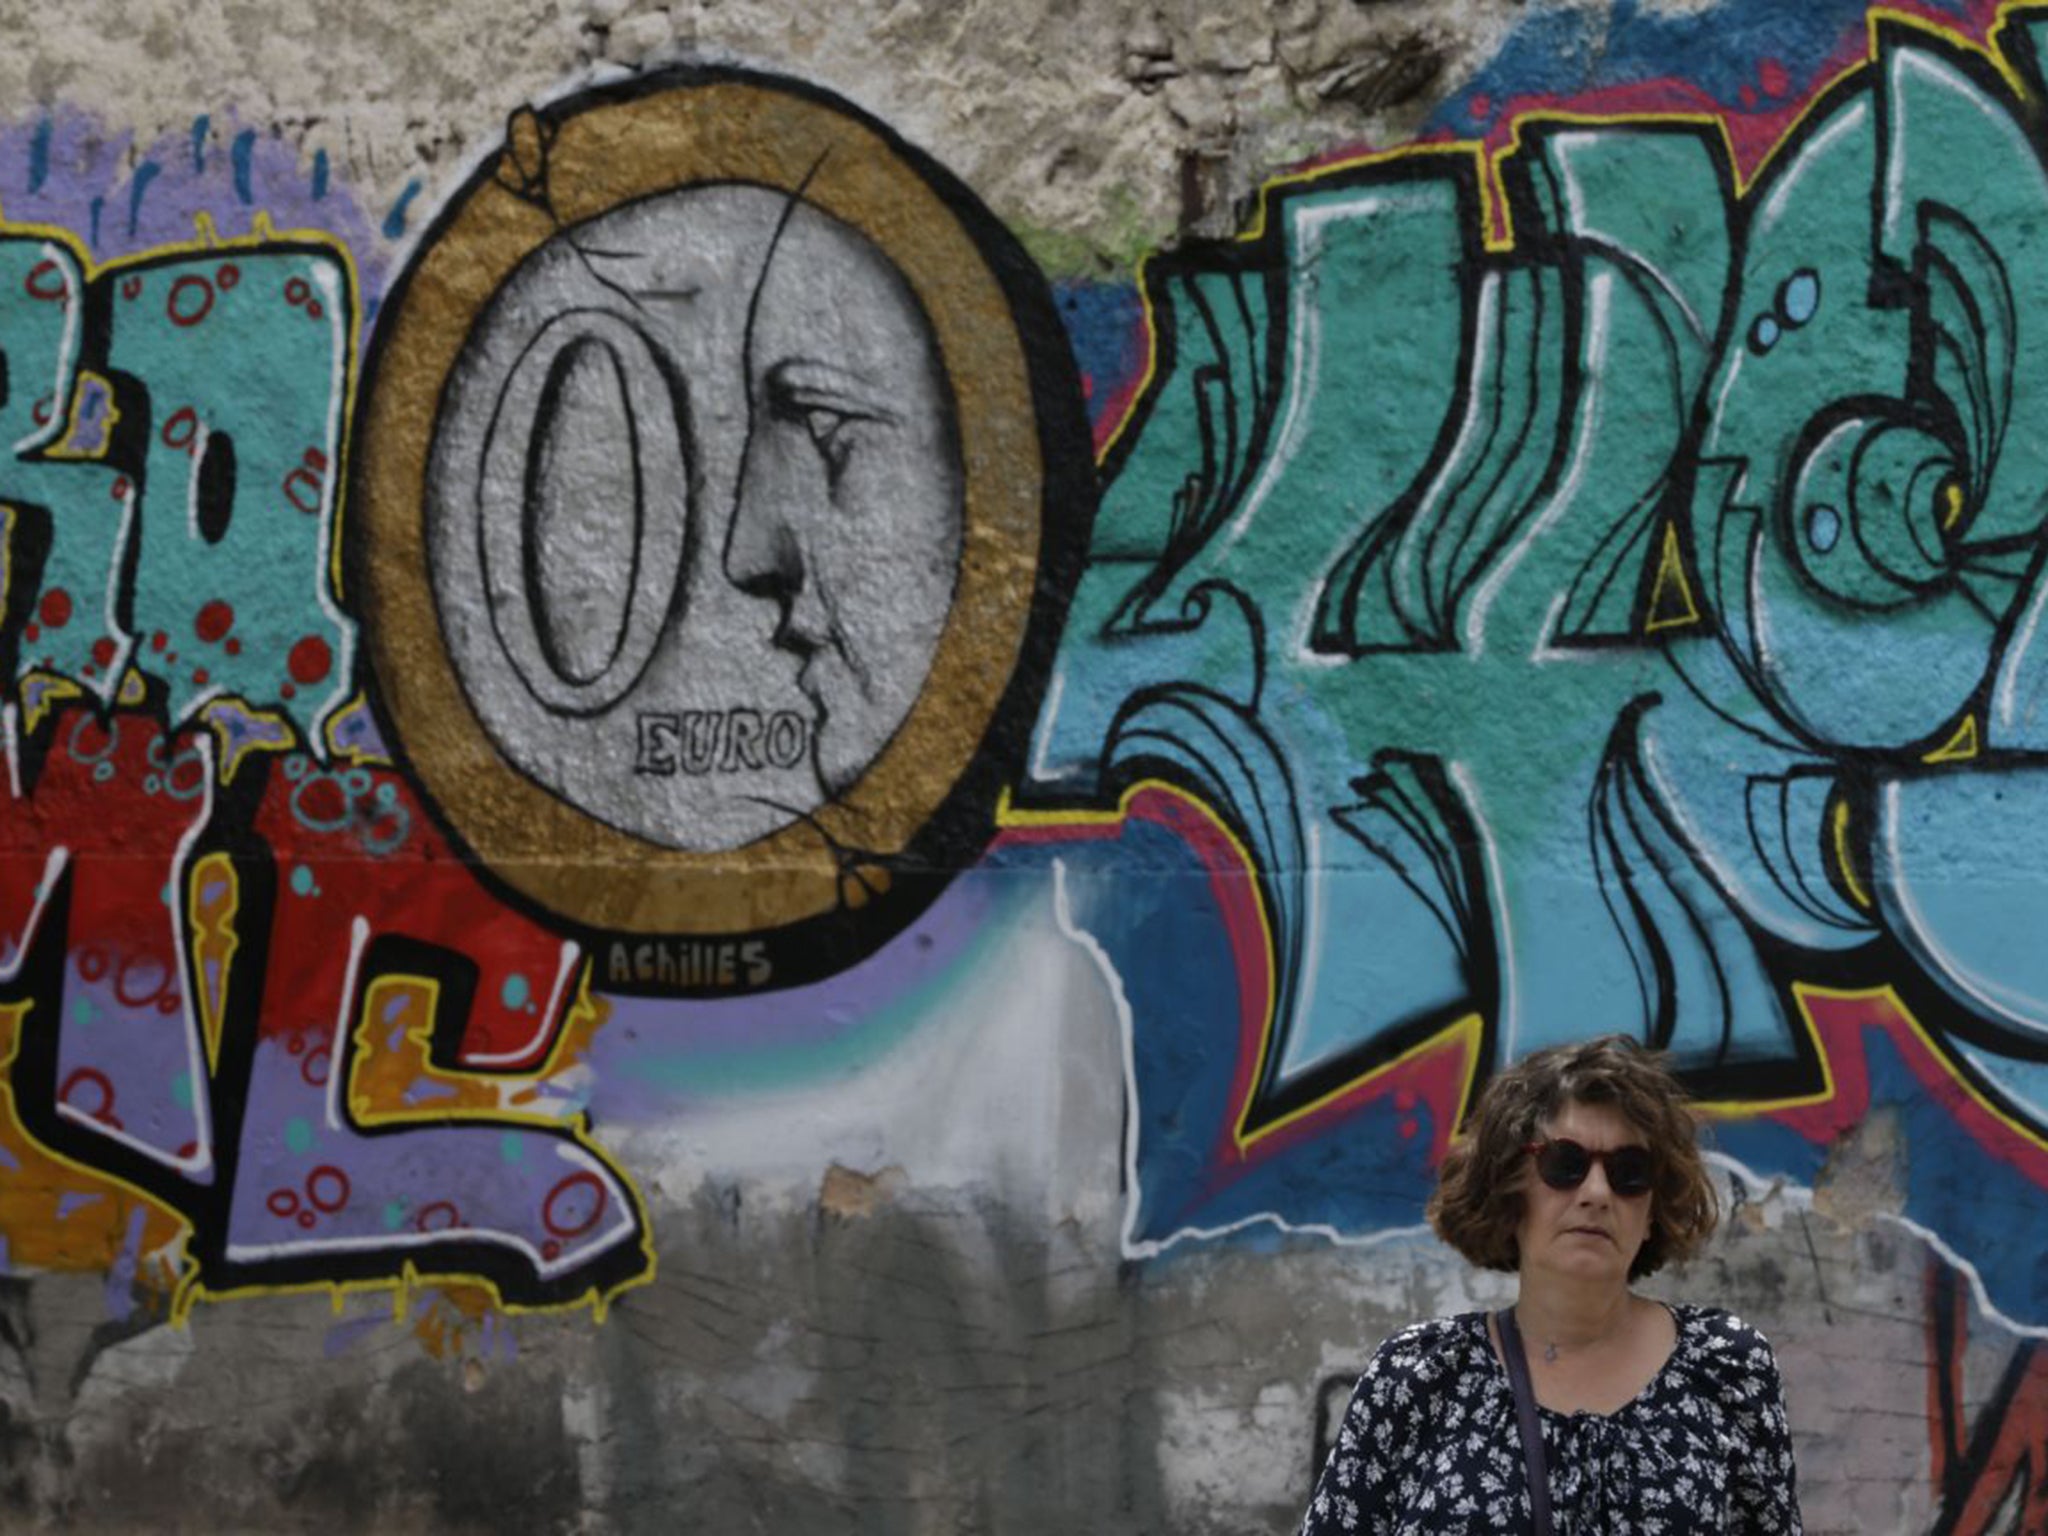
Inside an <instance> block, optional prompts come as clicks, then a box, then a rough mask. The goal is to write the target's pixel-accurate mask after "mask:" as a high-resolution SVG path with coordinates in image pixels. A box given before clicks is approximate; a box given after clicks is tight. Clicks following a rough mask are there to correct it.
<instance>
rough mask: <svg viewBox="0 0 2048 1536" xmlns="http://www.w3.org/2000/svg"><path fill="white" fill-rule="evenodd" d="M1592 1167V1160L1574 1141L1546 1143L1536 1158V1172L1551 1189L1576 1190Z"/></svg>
mask: <svg viewBox="0 0 2048 1536" xmlns="http://www.w3.org/2000/svg"><path fill="white" fill-rule="evenodd" d="M1592 1166H1593V1160H1592V1158H1590V1157H1589V1156H1588V1155H1587V1153H1586V1149H1585V1148H1584V1147H1582V1146H1580V1145H1579V1144H1578V1143H1577V1142H1576V1141H1547V1142H1545V1143H1544V1144H1543V1150H1542V1152H1541V1153H1539V1154H1538V1155H1537V1158H1536V1171H1537V1172H1538V1173H1539V1174H1541V1175H1542V1176H1543V1182H1544V1183H1546V1184H1548V1185H1549V1186H1550V1187H1551V1188H1552V1189H1577V1188H1578V1187H1579V1186H1580V1185H1581V1184H1583V1183H1585V1182H1586V1172H1587V1170H1588V1169H1590V1168H1591V1167H1592Z"/></svg>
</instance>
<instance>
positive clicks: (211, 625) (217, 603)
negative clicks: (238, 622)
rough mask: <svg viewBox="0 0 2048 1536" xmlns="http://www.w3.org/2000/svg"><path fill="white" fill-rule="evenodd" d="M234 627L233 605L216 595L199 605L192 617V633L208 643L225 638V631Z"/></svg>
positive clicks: (211, 643) (214, 642)
mask: <svg viewBox="0 0 2048 1536" xmlns="http://www.w3.org/2000/svg"><path fill="white" fill-rule="evenodd" d="M234 627H235V610H234V607H233V606H232V605H231V604H229V603H227V602H226V601H224V600H223V599H221V598H218V597H216V598H214V599H213V600H212V601H211V602H209V603H207V604H205V605H204V606H203V607H201V608H200V610H199V612H198V613H196V614H195V615H193V618H192V633H193V634H195V635H197V636H198V637H199V638H200V639H201V640H203V641H205V642H206V643H207V644H208V645H214V644H217V643H218V642H219V641H221V640H222V639H224V638H226V636H227V632H228V631H229V630H231V629H233V628H234Z"/></svg>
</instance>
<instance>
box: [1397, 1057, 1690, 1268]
mask: <svg viewBox="0 0 2048 1536" xmlns="http://www.w3.org/2000/svg"><path fill="white" fill-rule="evenodd" d="M1567 1104H1603V1105H1606V1106H1608V1107H1610V1108H1612V1109H1614V1110H1615V1111H1617V1112H1618V1113H1619V1114H1620V1115H1621V1116H1622V1117H1623V1118H1624V1119H1626V1120H1627V1121H1628V1122H1629V1124H1630V1125H1632V1126H1634V1127H1635V1128H1636V1129H1637V1130H1639V1131H1641V1132H1642V1134H1643V1139H1644V1141H1645V1143H1646V1144H1647V1145H1648V1146H1649V1148H1650V1154H1651V1158H1652V1161H1653V1162H1654V1163H1655V1165H1656V1174H1655V1179H1654V1182H1653V1184H1652V1186H1651V1194H1650V1232H1649V1236H1648V1237H1646V1238H1645V1239H1644V1240H1643V1246H1642V1248H1641V1249H1640V1250H1639V1251H1638V1252H1637V1254H1636V1258H1635V1262H1634V1263H1633V1264H1632V1265H1630V1266H1629V1272H1628V1277H1629V1279H1631V1280H1639V1279H1641V1278H1642V1277H1643V1276H1645V1275H1654V1274H1655V1273H1656V1272H1657V1271H1658V1270H1660V1269H1662V1268H1663V1267H1664V1265H1665V1264H1667V1263H1668V1262H1670V1261H1671V1260H1673V1259H1684V1258H1689V1257H1691V1255H1692V1254H1693V1253H1695V1252H1697V1251H1698V1249H1699V1247H1700V1245H1701V1244H1702V1243H1703V1242H1705V1241H1706V1239H1707V1237H1708V1235H1709V1234H1710V1233H1712V1231H1713V1230H1714V1224H1715V1222H1716V1221H1718V1220H1719V1219H1720V1205H1719V1202H1718V1201H1717V1200H1716V1198H1715V1195H1714V1186H1713V1184H1712V1182H1711V1181H1710V1180H1709V1179H1708V1178H1707V1170H1706V1167H1705V1165H1704V1164H1703V1163H1702V1162H1701V1161H1700V1154H1699V1148H1698V1146H1697V1145H1695V1143H1694V1136H1695V1135H1696V1134H1697V1130H1698V1122H1697V1121H1696V1120H1695V1118H1694V1116H1693V1112H1692V1108H1691V1105H1690V1104H1689V1103H1688V1102H1687V1099H1686V1094H1685V1090H1684V1089H1683V1088H1681V1087H1680V1086H1679V1085H1678V1080H1677V1079H1676V1078H1674V1077H1673V1076H1672V1075H1671V1073H1670V1071H1669V1070H1668V1069H1667V1068H1666V1067H1665V1065H1664V1060H1663V1057H1662V1056H1661V1055H1660V1054H1658V1053H1654V1052H1651V1051H1648V1050H1645V1049H1644V1048H1643V1047H1642V1046H1641V1045H1639V1044H1638V1043H1637V1042H1636V1041H1634V1040H1631V1039H1630V1038H1629V1037H1628V1036H1626V1035H1602V1036H1600V1037H1599V1038H1598V1039H1595V1040H1584V1041H1580V1042H1579V1043H1577V1044H1575V1045H1557V1046H1552V1047H1550V1048H1549V1049H1548V1050H1542V1051H1537V1052H1535V1053H1534V1054H1533V1055H1530V1056H1528V1057H1526V1058H1524V1059H1523V1060H1521V1061H1519V1062H1517V1063H1515V1065H1513V1066H1512V1067H1509V1068H1508V1069H1507V1070H1506V1071H1505V1072H1502V1073H1501V1074H1499V1075H1498V1076H1497V1077H1495V1078H1494V1079H1493V1081H1492V1082H1490V1083H1488V1084H1487V1085H1486V1088H1485V1091H1484V1092H1482V1093H1481V1094H1480V1095H1479V1102H1478V1103H1477V1104H1476V1105H1474V1106H1473V1109H1472V1113H1471V1114H1470V1116H1468V1117H1467V1119H1466V1122H1465V1125H1464V1128H1463V1130H1462V1131H1461V1132H1460V1133H1459V1135H1458V1137H1457V1139H1456V1140H1455V1141H1453V1142H1452V1143H1451V1147H1450V1150H1449V1151H1448V1152H1447V1153H1446V1154H1445V1155H1444V1161H1443V1166H1442V1168H1440V1169H1439V1170H1438V1171H1437V1183H1436V1192H1435V1193H1434V1194H1433V1195H1431V1196H1430V1199H1429V1209H1428V1216H1429V1224H1430V1225H1431V1226H1432V1227H1434V1228H1436V1232H1437V1235H1438V1236H1439V1237H1441V1238H1442V1239H1443V1240H1444V1241H1445V1242H1447V1243H1449V1244H1450V1245H1451V1246H1452V1247H1453V1248H1455V1249H1457V1250H1458V1252H1460V1253H1462V1254H1463V1255H1464V1256H1465V1257H1466V1258H1467V1259H1468V1260H1469V1261H1471V1262H1472V1263H1473V1264H1475V1265H1477V1266H1478V1267H1480V1268H1481V1269H1507V1270H1512V1269H1515V1268H1517V1267H1518V1266H1519V1264H1520V1262H1521V1253H1520V1247H1519V1244H1518V1243H1517V1242H1516V1240H1515V1233H1516V1230H1517V1229H1518V1228H1519V1227H1520V1226H1521V1223H1522V1214H1523V1209H1524V1207H1523V1200H1522V1184H1523V1174H1522V1167H1523V1165H1524V1164H1525V1163H1526V1162H1527V1161H1528V1154H1527V1153H1526V1152H1525V1150H1524V1148H1525V1147H1526V1146H1527V1145H1528V1143H1529V1142H1531V1141H1534V1140H1536V1139H1537V1138H1538V1137H1539V1136H1540V1135H1541V1127H1542V1125H1543V1123H1544V1122H1545V1121H1548V1120H1552V1119H1555V1118H1556V1117H1557V1115H1558V1114H1560V1113H1561V1112H1562V1111H1563V1109H1564V1107H1565V1106H1566V1105H1567Z"/></svg>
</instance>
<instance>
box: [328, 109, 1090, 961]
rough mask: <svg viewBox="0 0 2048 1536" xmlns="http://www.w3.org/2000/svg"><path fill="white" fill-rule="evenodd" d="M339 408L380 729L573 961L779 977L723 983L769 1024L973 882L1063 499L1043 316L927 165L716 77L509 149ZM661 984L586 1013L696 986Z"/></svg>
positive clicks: (421, 267)
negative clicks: (775, 1004)
mask: <svg viewBox="0 0 2048 1536" xmlns="http://www.w3.org/2000/svg"><path fill="white" fill-rule="evenodd" d="M1048 337H1050V338H1051V341H1052V342H1053V343H1054V344H1052V345H1048ZM366 380H367V381H368V382H366V385H365V391H364V396H365V400H364V409H363V411H362V413H361V418H360V420H361V427H360V432H359V441H358V444H357V446H356V458H355V461H354V463H355V478H354V489H353V501H352V516H353V519H354V521H353V523H352V525H351V530H350V534H351V544H350V568H349V571H350V587H351V590H352V593H353V596H354V599H355V601H356V602H357V603H358V605H359V607H360V608H361V609H362V611H363V613H364V616H365V618H366V620H368V621H369V622H368V628H369V630H370V631H371V636H372V638H371V642H370V651H371V655H372V660H373V667H374V672H375V678H376V694H375V697H376V701H377V704H378V707H379V710H380V713H381V714H382V716H383V717H384V719H385V721H386V723H387V725H388V726H389V727H390V731H389V735H390V738H391V740H392V741H393V743H394V745H395V746H397V747H398V748H400V749H401V750H402V754H403V756H404V758H405V760H406V761H407V762H408V764H409V765H410V766H412V767H413V768H414V770H415V771H416V773H417V775H418V777H419V778H420V779H421V781H422V783H423V787H424V788H425V789H426V790H427V792H428V794H429V797H430V799H431V801H432V803H433V805H434V806H435V808H436V811H437V814H439V815H440V816H441V817H442V819H443V820H444V821H445V822H446V823H447V825H448V826H449V829H450V830H451V832H453V833H454V834H455V836H456V837H457V838H458V840H459V841H460V842H461V844H462V845H463V846H464V847H465V848H466V849H467V850H468V851H469V852H471V853H473V854H474V856H475V857H476V858H477V859H478V860H479V861H480V862H481V863H482V864H483V865H485V866H486V867H487V868H488V869H489V870H490V871H491V872H492V873H493V874H494V875H495V876H496V877H497V878H498V879H499V880H500V881H502V882H503V883H504V884H506V885H508V886H510V887H511V888H512V889H513V890H514V891H515V892H517V893H518V894H520V895H522V896H524V897H526V898H527V899H529V900H530V901H531V902H533V903H534V904H535V905H537V906H539V907H541V908H543V909H545V910H546V911H548V912H549V913H552V914H553V915H555V916H557V917H559V918H561V919H563V920H564V921H566V922H567V923H569V924H571V925H572V926H574V927H577V928H579V929H582V930H585V931H587V932H589V933H590V934H591V935H593V936H594V937H598V938H603V937H605V936H632V935H644V936H650V937H663V936H667V937H680V938H692V939H697V938H717V937H740V936H756V937H758V936H761V935H768V936H772V937H775V938H777V939H778V941H781V942H779V943H778V945H777V950H776V955H775V956H774V957H771V959H770V960H769V961H768V962H764V963H765V964H766V965H767V969H768V970H769V971H771V972H773V976H774V979H773V982H768V981H765V980H763V979H762V978H761V976H760V972H761V970H762V965H761V964H755V965H751V966H749V965H740V966H739V967H738V968H737V969H738V972H739V973H741V974H742V975H745V976H748V977H749V978H750V979H751V983H752V984H779V983H781V982H786V981H793V980H797V979H801V978H802V977H804V976H807V975H815V974H822V973H824V972H826V971H829V970H830V969H832V968H836V967H837V966H839V965H843V964H845V963H848V962H849V961H850V960H851V959H853V958H857V957H858V955H859V954H860V953H864V952H865V951H866V950H867V949H869V948H872V946H873V944H874V943H876V942H880V940H881V939H882V938H885V937H886V936H887V934H888V933H890V932H893V931H896V930H897V929H898V928H900V927H901V925H902V924H903V923H904V922H906V921H908V919H909V917H910V916H914V915H915V911H916V910H917V909H918V908H920V907H921V906H922V905H923V904H924V903H926V902H928V901H929V899H930V897H931V895H932V894H934V893H935V890H936V888H937V885H938V884H942V883H943V880H944V878H945V877H946V875H948V874H949V873H950V872H951V871H952V870H953V869H954V868H957V867H958V866H959V864H961V863H964V862H966V861H968V860H971V858H972V857H973V856H974V854H975V852H976V851H978V849H979V847H980V845H981V843H982V842H984V841H985V840H986V838H987V837H988V836H989V835H990V832H991V830H992V827H993V816H994V805H995V799H996V796H997V795H998V794H999V793H1000V790H1001V788H1002V787H1003V785H1005V784H1006V783H1008V782H1009V781H1010V780H1011V778H1012V777H1013V775H1014V765H1015V762H1016V756H1017V753H1018V752H1019V751H1020V750H1021V745H1022V738H1023V735H1024V734H1025V732H1026V730H1028V723H1029V721H1030V719H1031V718H1032V716H1033V714H1034V712H1035V702H1036V696H1037V693H1038V691H1039V689H1040V688H1041V686H1042V683H1043V670H1044V667H1045V664H1046V661H1047V659H1048V658H1049V656H1050V654H1051V643H1052V639H1053V634H1054V631H1055V630H1056V628H1057V624H1058V621H1059V617H1060V614H1059V609H1060V606H1061V604H1062V603H1063V601H1064V594H1065V591H1066V589H1067V585H1068V582H1069V580H1070V572H1071V566H1072V558H1073V550H1074V549H1075V548H1076V547H1077V546H1078V542H1079V536H1080V533H1081V532H1084V531H1085V522H1086V515H1087V510H1088V498H1089V494H1090V490H1091V486H1092V467H1091V465H1090V462H1089V456H1088V447H1087V439H1086V433H1085V426H1084V424H1083V422H1082V417H1081V413H1080V408H1079V393H1078V388H1077V387H1076V384H1075V380H1074V377H1073V372H1072V363H1071V359H1070V357H1069V356H1068V355H1067V353H1066V351H1065V347H1064V342H1063V339H1061V334H1060V332H1059V329H1058V322H1057V319H1056V317H1055V316H1054V314H1053V312H1052V308H1051V304H1050V300H1049V298H1047V297H1046V295H1045V293H1044V289H1043V283H1042V281H1041V280H1040V279H1039V278H1038V276H1037V274H1036V272H1035V271H1033V270H1032V269H1030V267H1029V264H1028V262H1026V261H1025V260H1024V258H1023V257H1022V256H1021V253H1019V252H1018V251H1017V250H1016V248H1015V245H1014V242H1013V241H1011V240H1010V238H1009V236H1008V235H1007V234H1005V233H1004V232H1003V231H1002V230H1001V228H1000V226H999V225H997V224H996V223H995V221H994V220H993V219H992V218H991V217H990V216H989V215H988V214H987V213H986V211H985V210H983V209H981V208H980V206H979V204H978V203H976V202H975V201H974V199H973V198H972V196H971V194H969V193H967V192H966V191H965V189H964V188H962V187H960V186H959V184H958V183H957V182H954V181H953V180H952V178H950V177H949V176H947V175H946V174H945V173H944V172H943V171H941V170H939V168H938V167H937V166H935V165H934V164H932V163H931V162H930V161H929V160H927V159H926V158H925V157H923V156H921V155H920V154H918V153H917V152H916V151H914V150H912V149H910V148H909V147H908V146H906V145H904V144H903V143H902V142H901V141H900V140H898V139H896V138H895V137H894V136H893V135H891V134H889V133H888V132H887V130H885V129H882V128H881V127H880V126H879V125H877V124H874V123H873V122H871V121H870V120H868V119H866V118H864V117H863V116H861V115H860V114H858V113H857V112H855V111H854V110H853V109H851V108H849V107H847V106H845V105H844V104H843V103H839V102H836V101H834V100H832V99H830V98H827V97H825V96H823V95H822V93H819V92H817V91H814V90H811V89H809V88H806V87H801V86H796V85H793V84H791V83H790V82H786V81H777V80H769V79H765V78H763V77H758V76H753V75H745V74H741V73H738V72H734V71H694V72H688V73H684V74H679V75H674V76H669V77H662V78H656V79H652V80H646V81H641V82H636V83H634V84H633V85H632V86H629V87H616V88H607V89H604V90H600V91H595V92H590V93H586V94H585V95H583V96H579V97H575V98H571V99H570V100H567V101H564V102H561V103H557V104H555V105H553V106H551V107H549V108H547V109H545V111H544V112H543V113H528V114H521V115H518V116H515V119H514V121H513V123H512V126H511V128H510V130H509V131H508V136H507V143H506V146H505V148H504V150H503V151H502V152H501V154H500V155H499V156H498V157H497V158H496V159H495V160H494V161H491V162H488V163H486V164H485V165H484V166H483V167H482V168H481V169H480V170H479V172H478V173H477V175H476V176H475V177H474V178H473V179H472V181H471V183H470V184H469V185H468V186H467V187H465V188H464V189H463V190H462V191H461V192H460V193H458V194H457V195H456V197H455V198H454V199H452V200H451V202H450V204H449V206H448V208H447V209H446V210H444V212H443V215H442V217H441V219H440V220H439V221H438V222H437V223H436V225H435V226H434V227H433V228H432V229H430V230H429V232H428V233H427V234H426V235H425V236H424V237H423V239H422V243H421V247H420V249H419V251H418V253H417V254H416V256H415V257H414V259H413V261H412V263H411V264H410V266H409V267H408V270H407V272H406V273H405V275H404V277H403V278H402V279H401V281H400V283H399V284H398V286H397V287H396V288H395V289H394V290H393V294H392V296H391V298H390V299H389V300H388V301H387V304H386V308H385V312H384V315H383V316H382V318H381V320H380V324H379V328H378V332H377V336H376V338H375V342H374V350H373V353H372V357H371V359H370V364H369V366H368V368H367V369H366ZM1056 502H1057V505H1056V504H1055V503H1056ZM1049 576H1050V577H1051V578H1052V579H1048V577H1049ZM799 947H801V948H803V949H804V950H805V951H806V952H805V954H804V955H803V956H802V957H801V958H798V957H797V955H796V951H797V949H798V948H799ZM813 952H814V953H813ZM680 953H681V952H680V951H678V954H680ZM660 960H661V957H660V955H659V953H656V954H655V955H654V958H653V959H652V960H648V961H647V962H646V963H645V964H641V963H638V962H635V961H632V960H631V959H630V957H629V963H627V964H626V965H625V967H624V970H625V971H626V972H627V973H628V974H625V975H623V976H620V977H617V978H615V979H617V980H619V981H620V982H621V984H625V985H632V984H635V983H639V982H646V983H647V984H649V985H680V986H682V987H684V988H685V989H688V988H689V987H691V986H693V985H695V984H696V983H694V982H692V981H690V980H687V979H686V980H684V981H682V982H679V983H678V982H673V981H672V980H669V979H667V978H665V977H658V978H657V979H654V980H650V979H649V978H648V977H644V976H641V975H640V974H639V973H640V972H641V971H643V970H652V971H654V972H657V973H659V972H661V971H662V966H661V963H660ZM673 969H675V970H677V971H678V972H679V973H687V974H688V975H694V974H695V973H694V972H693V971H692V970H691V963H690V962H689V961H688V959H687V957H685V958H684V959H683V960H681V961H679V962H678V964H677V965H676V966H675V967H673ZM710 969H711V970H712V971H713V972H717V971H719V970H721V969H722V970H724V971H726V972H728V973H729V972H732V971H733V970H734V967H733V966H732V965H725V966H723V967H721V966H718V965H712V966H711V967H710Z"/></svg>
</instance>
